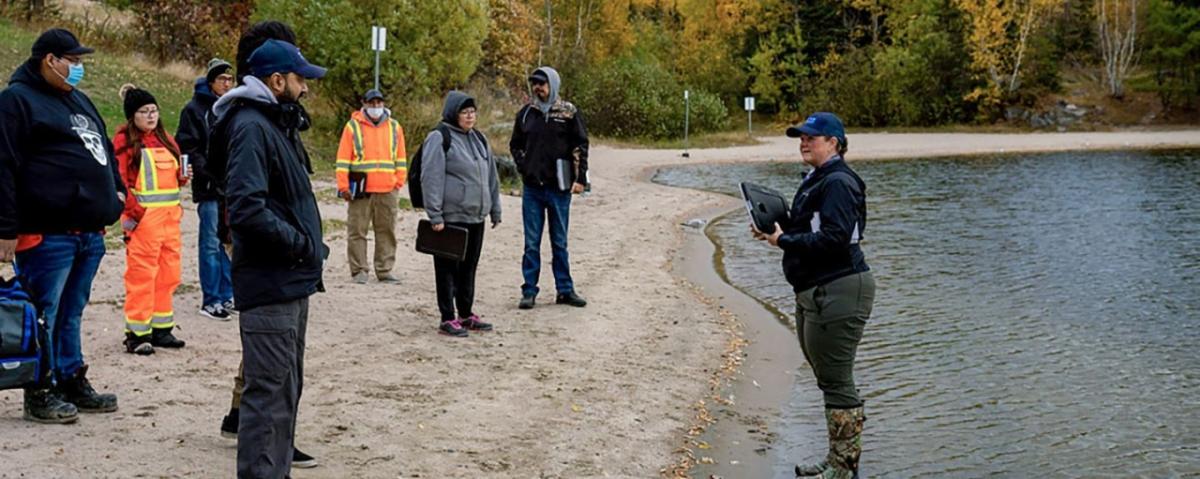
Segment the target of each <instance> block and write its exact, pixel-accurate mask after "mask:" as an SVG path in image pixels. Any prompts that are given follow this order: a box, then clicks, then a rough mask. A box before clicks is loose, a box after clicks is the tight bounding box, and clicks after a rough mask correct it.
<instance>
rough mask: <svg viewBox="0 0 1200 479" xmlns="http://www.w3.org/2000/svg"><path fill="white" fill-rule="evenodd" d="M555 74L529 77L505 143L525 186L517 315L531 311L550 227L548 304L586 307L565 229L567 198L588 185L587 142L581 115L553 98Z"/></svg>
mask: <svg viewBox="0 0 1200 479" xmlns="http://www.w3.org/2000/svg"><path fill="white" fill-rule="evenodd" d="M559 84H560V80H559V77H558V72H556V71H554V69H553V68H550V67H541V68H538V69H537V70H535V71H534V72H533V74H531V75H529V86H530V90H532V92H533V95H532V98H531V99H530V102H529V104H528V105H525V106H524V107H523V108H521V111H519V112H517V120H516V124H515V125H513V131H512V139H511V140H510V141H509V142H508V148H509V151H511V152H512V155H513V161H515V162H516V163H517V171H519V172H520V173H521V179H522V181H523V182H524V183H525V189H524V192H523V194H522V196H521V205H522V206H521V213H522V217H523V218H524V223H525V255H524V257H523V258H522V260H521V273H522V274H523V275H524V277H525V284H523V285H521V302H520V304H519V307H520V308H521V309H530V308H533V305H534V300H535V298H536V297H537V294H538V286H537V284H538V277H539V276H540V275H541V270H542V264H541V263H542V258H541V246H542V231H543V230H544V229H545V226H546V223H547V221H548V222H549V224H550V246H551V252H552V253H553V263H552V266H553V269H554V286H555V289H557V290H558V295H557V296H555V299H554V302H555V303H558V304H569V305H571V306H575V307H584V306H587V301H585V300H584V299H583V298H581V297H579V295H578V294H576V293H575V282H574V281H573V280H572V279H571V266H570V261H569V259H568V255H567V226H568V224H569V223H570V216H571V195H572V194H578V193H582V192H583V191H584V189H585V188H586V187H587V185H588V137H587V128H586V127H585V126H584V123H583V115H582V114H580V113H579V110H578V109H577V108H575V105H573V104H571V102H568V101H566V100H563V99H562V98H559V96H558V87H559Z"/></svg>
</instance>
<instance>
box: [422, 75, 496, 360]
mask: <svg viewBox="0 0 1200 479" xmlns="http://www.w3.org/2000/svg"><path fill="white" fill-rule="evenodd" d="M475 120H476V111H475V99H474V98H471V97H470V96H469V95H467V94H466V93H463V92H460V91H451V92H450V93H448V94H446V102H445V104H444V106H443V107H442V121H441V125H439V126H438V128H436V129H434V131H431V132H430V133H429V136H427V137H426V138H425V143H424V144H423V145H422V146H421V152H422V153H421V156H422V158H421V162H422V166H421V186H422V190H423V191H422V196H423V199H424V201H425V213H426V214H427V215H428V216H429V222H430V223H431V224H432V225H433V230H434V231H442V230H444V229H445V228H446V225H451V226H457V227H460V228H465V229H466V230H467V235H468V236H467V255H466V258H464V259H463V260H462V261H454V260H451V259H445V258H439V257H436V256H435V257H434V258H433V269H434V275H435V277H436V284H437V302H438V310H439V311H440V312H441V315H442V318H441V319H442V323H441V325H440V326H439V327H438V331H439V332H441V333H442V334H446V335H449V336H454V337H466V336H467V335H468V333H467V331H468V330H475V331H491V329H492V325H491V324H488V323H485V322H483V321H482V320H480V319H479V315H477V314H475V312H474V310H473V307H474V303H475V270H476V268H477V267H478V266H479V253H480V252H481V251H482V250H483V231H484V220H485V219H487V218H488V217H489V216H490V217H491V220H492V228H495V227H496V226H497V225H499V224H500V181H499V178H498V177H497V174H496V160H495V158H493V157H492V152H491V150H490V148H489V147H488V141H487V138H486V137H485V136H484V135H483V133H482V132H480V131H478V130H476V129H475ZM443 134H449V135H450V148H449V149H447V150H443V149H442V144H443V143H442V141H443V138H442V135H443ZM456 306H457V308H458V311H457V312H458V314H457V315H455V307H456Z"/></svg>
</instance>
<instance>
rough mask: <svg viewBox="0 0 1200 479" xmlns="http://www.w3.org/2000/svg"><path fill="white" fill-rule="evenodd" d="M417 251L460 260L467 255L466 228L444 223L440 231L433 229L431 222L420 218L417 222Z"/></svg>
mask: <svg viewBox="0 0 1200 479" xmlns="http://www.w3.org/2000/svg"><path fill="white" fill-rule="evenodd" d="M417 251H418V252H420V253H425V254H431V255H434V256H437V257H439V258H445V259H452V260H454V261H462V260H463V259H466V257H467V229H466V228H463V227H461V226H452V225H446V228H445V229H443V230H442V231H434V230H433V223H430V222H429V220H421V222H420V223H418V224H417Z"/></svg>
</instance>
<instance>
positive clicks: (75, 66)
mask: <svg viewBox="0 0 1200 479" xmlns="http://www.w3.org/2000/svg"><path fill="white" fill-rule="evenodd" d="M62 60H63V61H65V62H67V65H68V67H67V76H66V77H63V76H62V75H58V76H59V78H62V79H63V81H65V82H67V84H68V85H71V88H74V87H77V86H79V82H81V81H83V62H80V63H71V62H70V60H67V59H66V58H62ZM54 73H55V74H57V73H58V70H55V71H54Z"/></svg>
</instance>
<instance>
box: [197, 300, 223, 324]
mask: <svg viewBox="0 0 1200 479" xmlns="http://www.w3.org/2000/svg"><path fill="white" fill-rule="evenodd" d="M200 314H201V315H203V316H208V317H209V318H212V319H215V320H217V321H229V311H226V310H225V307H224V306H222V305H220V304H216V303H213V304H206V305H204V307H203V308H200Z"/></svg>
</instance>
